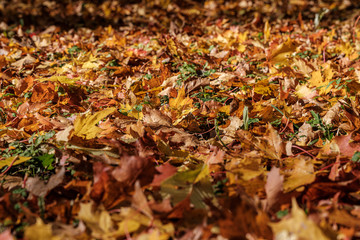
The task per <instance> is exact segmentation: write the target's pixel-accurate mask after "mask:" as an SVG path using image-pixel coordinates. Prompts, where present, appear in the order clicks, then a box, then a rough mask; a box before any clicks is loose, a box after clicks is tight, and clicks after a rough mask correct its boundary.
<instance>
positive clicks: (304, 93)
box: [295, 85, 317, 100]
mask: <svg viewBox="0 0 360 240" xmlns="http://www.w3.org/2000/svg"><path fill="white" fill-rule="evenodd" d="M295 95H296V96H298V98H301V99H308V100H310V99H312V98H314V97H315V96H316V95H317V93H316V91H315V89H310V88H308V87H307V86H305V85H297V86H296V89H295Z"/></svg>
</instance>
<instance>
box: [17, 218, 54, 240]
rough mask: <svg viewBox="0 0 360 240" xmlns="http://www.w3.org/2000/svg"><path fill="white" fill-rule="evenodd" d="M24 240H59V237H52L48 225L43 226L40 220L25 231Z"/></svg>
mask: <svg viewBox="0 0 360 240" xmlns="http://www.w3.org/2000/svg"><path fill="white" fill-rule="evenodd" d="M24 239H25V240H60V237H57V236H53V234H52V229H51V225H50V224H44V223H43V221H42V220H41V219H40V218H37V219H36V223H35V224H34V225H32V226H30V227H27V228H26V229H25V233H24Z"/></svg>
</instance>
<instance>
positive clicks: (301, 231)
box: [269, 198, 329, 240]
mask: <svg viewBox="0 0 360 240" xmlns="http://www.w3.org/2000/svg"><path fill="white" fill-rule="evenodd" d="M269 225H270V227H271V228H272V230H273V232H274V235H275V236H274V239H284V240H285V239H316V240H328V239H329V238H328V237H327V236H326V235H325V234H324V233H323V232H322V231H321V229H320V228H319V227H318V226H317V225H316V224H315V223H314V222H313V221H312V220H311V219H309V218H308V217H307V216H306V214H305V213H304V211H303V210H302V209H301V208H300V207H299V206H298V205H297V203H296V200H295V198H293V199H292V209H291V217H290V218H286V219H283V220H281V221H280V222H278V223H269Z"/></svg>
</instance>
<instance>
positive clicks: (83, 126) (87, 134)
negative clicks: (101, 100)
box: [72, 108, 116, 139]
mask: <svg viewBox="0 0 360 240" xmlns="http://www.w3.org/2000/svg"><path fill="white" fill-rule="evenodd" d="M115 111H116V108H107V109H104V110H102V111H100V112H97V113H95V114H93V115H91V114H89V113H85V114H82V115H79V116H78V117H77V118H76V119H75V122H74V132H73V133H72V134H73V135H75V136H79V137H82V138H85V139H92V138H95V137H97V136H98V135H99V133H101V132H102V131H103V130H102V129H101V128H99V127H98V126H96V124H98V123H99V121H100V120H102V119H104V118H105V117H107V116H108V115H110V114H112V113H113V112H115Z"/></svg>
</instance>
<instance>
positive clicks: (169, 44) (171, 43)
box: [166, 38, 179, 56]
mask: <svg viewBox="0 0 360 240" xmlns="http://www.w3.org/2000/svg"><path fill="white" fill-rule="evenodd" d="M166 43H167V47H168V48H169V51H170V53H171V54H172V55H174V56H179V55H178V52H177V50H176V45H175V42H174V41H173V40H172V39H171V38H170V39H168V40H167V41H166Z"/></svg>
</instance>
